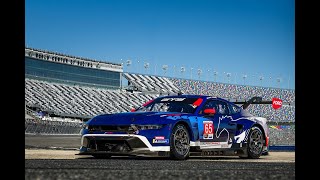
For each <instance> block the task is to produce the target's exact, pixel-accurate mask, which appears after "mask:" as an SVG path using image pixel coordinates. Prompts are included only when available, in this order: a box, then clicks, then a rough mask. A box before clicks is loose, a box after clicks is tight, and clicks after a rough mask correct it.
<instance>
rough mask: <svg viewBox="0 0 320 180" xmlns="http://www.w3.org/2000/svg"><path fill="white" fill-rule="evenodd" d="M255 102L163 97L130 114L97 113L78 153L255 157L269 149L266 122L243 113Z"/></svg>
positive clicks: (195, 96)
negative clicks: (240, 104) (241, 104)
mask: <svg viewBox="0 0 320 180" xmlns="http://www.w3.org/2000/svg"><path fill="white" fill-rule="evenodd" d="M257 99H259V98H257V97H255V98H253V99H251V100H250V101H247V102H242V103H243V106H242V107H241V106H238V105H236V103H233V102H230V101H227V100H225V99H222V98H217V97H211V96H202V95H176V96H162V97H158V98H156V99H153V100H150V101H149V102H147V103H145V104H144V105H142V106H141V107H139V108H137V109H135V110H134V112H122V113H115V114H103V115H98V116H96V117H93V118H92V119H90V120H88V121H87V122H86V123H85V125H84V127H83V129H82V132H81V134H82V138H81V147H80V152H79V154H78V155H92V156H94V157H96V158H109V157H111V156H123V155H143V156H170V157H171V158H173V159H179V160H182V159H186V158H188V157H189V156H228V155H233V156H239V157H243V158H259V157H260V156H261V154H262V152H263V151H264V152H267V151H268V142H269V131H268V127H267V124H266V118H263V117H256V116H253V115H252V114H250V113H249V112H248V111H247V110H245V108H246V107H248V105H250V104H252V103H259V102H258V100H257ZM260 101H261V99H260ZM237 103H238V104H239V102H237Z"/></svg>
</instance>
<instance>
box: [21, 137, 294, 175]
mask: <svg viewBox="0 0 320 180" xmlns="http://www.w3.org/2000/svg"><path fill="white" fill-rule="evenodd" d="M79 147H80V136H78V135H28V134H26V135H25V148H26V149H25V179H32V180H33V179H79V180H80V179H95V180H97V179H130V180H132V179H148V180H157V179H161V180H163V179H295V152H270V155H268V156H261V158H260V159H255V160H250V159H240V158H239V157H191V158H189V159H188V160H186V161H175V160H170V159H168V158H151V157H112V158H111V159H94V158H92V156H79V155H76V154H77V153H78V151H77V149H79ZM61 149H63V150H61Z"/></svg>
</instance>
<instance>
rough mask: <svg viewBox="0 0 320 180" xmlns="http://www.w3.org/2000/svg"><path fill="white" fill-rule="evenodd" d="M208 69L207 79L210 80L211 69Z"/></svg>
mask: <svg viewBox="0 0 320 180" xmlns="http://www.w3.org/2000/svg"><path fill="white" fill-rule="evenodd" d="M207 71H208V73H207V81H209V79H210V69H208V70H207Z"/></svg>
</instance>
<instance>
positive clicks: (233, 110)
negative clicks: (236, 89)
mask: <svg viewBox="0 0 320 180" xmlns="http://www.w3.org/2000/svg"><path fill="white" fill-rule="evenodd" d="M229 107H230V113H231V114H236V113H238V112H240V108H239V107H238V106H235V105H233V104H230V106H229Z"/></svg>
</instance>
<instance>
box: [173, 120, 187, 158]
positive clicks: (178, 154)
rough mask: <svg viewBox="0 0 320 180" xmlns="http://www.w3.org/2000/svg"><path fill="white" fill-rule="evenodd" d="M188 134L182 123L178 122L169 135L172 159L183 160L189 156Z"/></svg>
mask: <svg viewBox="0 0 320 180" xmlns="http://www.w3.org/2000/svg"><path fill="white" fill-rule="evenodd" d="M189 151H190V136H189V133H188V130H187V128H186V127H185V126H184V125H183V124H178V125H177V126H175V127H174V128H173V130H172V133H171V136H170V156H171V158H173V159H178V160H184V159H186V158H188V157H189Z"/></svg>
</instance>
